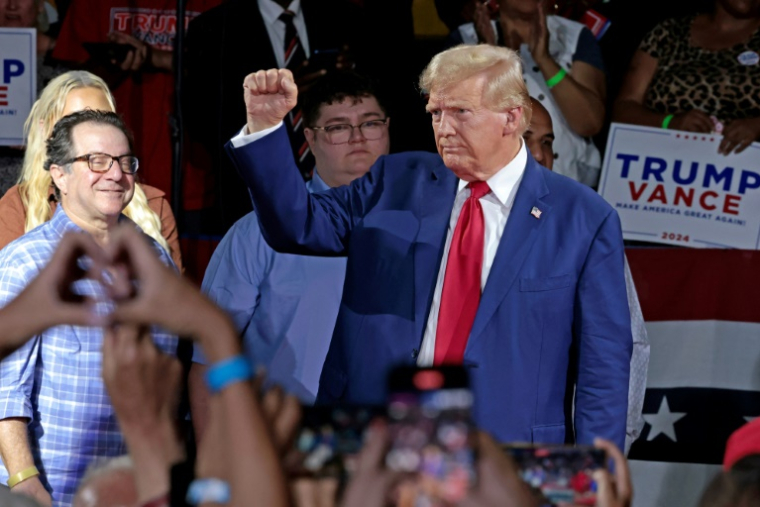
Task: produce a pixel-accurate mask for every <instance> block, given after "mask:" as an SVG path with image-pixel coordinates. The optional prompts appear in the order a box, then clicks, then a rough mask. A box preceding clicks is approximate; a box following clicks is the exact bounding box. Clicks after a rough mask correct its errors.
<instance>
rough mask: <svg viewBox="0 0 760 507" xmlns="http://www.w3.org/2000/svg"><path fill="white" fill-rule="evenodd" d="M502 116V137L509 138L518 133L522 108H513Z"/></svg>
mask: <svg viewBox="0 0 760 507" xmlns="http://www.w3.org/2000/svg"><path fill="white" fill-rule="evenodd" d="M504 114H505V121H504V135H505V136H511V135H514V134H515V133H517V132H520V124H521V123H522V117H523V108H522V106H517V107H513V108H512V109H509V110H507V111H506V112H505V113H504Z"/></svg>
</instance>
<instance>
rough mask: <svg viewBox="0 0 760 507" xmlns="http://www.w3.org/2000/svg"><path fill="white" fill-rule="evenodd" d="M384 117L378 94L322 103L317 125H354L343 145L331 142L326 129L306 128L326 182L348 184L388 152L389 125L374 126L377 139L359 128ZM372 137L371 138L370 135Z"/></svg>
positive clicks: (312, 149) (319, 168)
mask: <svg viewBox="0 0 760 507" xmlns="http://www.w3.org/2000/svg"><path fill="white" fill-rule="evenodd" d="M385 117H386V116H385V113H384V112H383V110H382V109H381V108H380V105H379V104H378V103H377V99H376V98H375V97H359V98H353V97H348V98H346V99H345V100H343V101H342V102H339V103H335V104H323V105H322V107H321V108H320V114H319V118H317V121H316V125H314V126H315V127H322V128H325V127H330V126H334V125H353V126H354V127H355V128H354V129H353V131H352V132H351V136H350V137H349V139H348V142H346V143H342V144H331V143H330V142H328V134H327V132H325V131H324V130H313V129H311V128H306V129H304V133H305V135H306V140H307V141H308V142H309V147H310V148H311V151H312V153H314V158H315V159H316V162H317V172H318V173H319V176H320V177H321V178H322V179H323V180H324V181H325V183H327V184H328V185H330V186H331V187H337V186H340V185H348V184H349V183H351V181H353V180H355V179H356V178H359V177H360V176H363V175H364V174H365V173H366V172H367V171H369V168H370V167H371V166H372V164H374V163H375V160H377V157H379V156H380V155H386V154H387V153H388V150H389V146H390V141H389V137H388V126H387V124H386V125H385V126H382V125H380V126H375V128H373V129H372V130H373V131H374V132H375V133H376V134H379V135H380V137H379V138H378V139H367V138H366V137H365V136H364V134H362V132H361V131H360V129H359V128H358V127H357V126H358V125H360V124H362V123H364V122H368V121H372V120H382V119H384V118H385ZM388 123H390V122H388ZM365 132H366V130H365ZM331 135H333V134H331ZM370 136H371V137H372V135H371V134H370Z"/></svg>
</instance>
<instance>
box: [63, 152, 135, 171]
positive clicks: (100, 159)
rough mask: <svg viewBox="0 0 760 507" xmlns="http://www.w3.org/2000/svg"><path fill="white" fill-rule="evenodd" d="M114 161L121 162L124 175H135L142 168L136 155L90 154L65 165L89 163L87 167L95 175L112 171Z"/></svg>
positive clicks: (75, 158) (66, 162) (120, 165)
mask: <svg viewBox="0 0 760 507" xmlns="http://www.w3.org/2000/svg"><path fill="white" fill-rule="evenodd" d="M114 160H116V161H118V162H119V168H120V169H121V172H123V173H124V174H135V173H136V172H137V169H138V168H139V167H140V161H139V160H137V157H135V156H134V155H122V156H120V157H115V156H113V155H108V154H107V153H88V154H86V155H80V156H79V157H74V158H72V159H69V160H67V161H65V162H64V164H70V163H72V162H84V161H87V165H88V166H89V167H90V171H92V172H94V173H105V172H108V171H109V169H111V166H113V162H114Z"/></svg>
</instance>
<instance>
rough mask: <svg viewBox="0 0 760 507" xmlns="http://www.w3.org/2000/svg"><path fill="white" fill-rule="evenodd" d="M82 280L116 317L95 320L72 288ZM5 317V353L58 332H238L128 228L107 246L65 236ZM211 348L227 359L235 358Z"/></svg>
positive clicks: (1, 341)
mask: <svg viewBox="0 0 760 507" xmlns="http://www.w3.org/2000/svg"><path fill="white" fill-rule="evenodd" d="M82 259H87V262H81V260H82ZM84 279H90V280H95V281H97V282H99V283H101V284H103V286H104V287H105V288H106V292H107V294H108V296H109V297H110V298H111V300H112V301H113V302H114V304H115V308H114V310H113V311H112V312H111V313H109V314H107V315H99V314H97V313H96V312H95V303H96V302H95V301H93V300H92V299H88V298H83V297H82V296H80V295H78V294H76V292H75V291H74V290H73V284H74V283H75V282H77V281H79V280H84ZM0 318H2V321H3V323H4V326H3V327H5V330H6V332H5V333H3V334H4V335H5V336H2V337H0V346H1V347H2V348H3V349H4V351H5V352H8V351H10V350H13V349H15V348H17V347H19V346H20V345H21V344H23V343H24V341H25V340H26V339H28V338H29V337H30V336H33V335H35V334H39V333H41V332H42V331H44V330H45V329H48V328H50V327H53V326H58V325H76V326H103V327H109V326H114V325H118V324H132V325H136V326H150V325H158V326H161V327H163V328H165V329H167V330H169V331H171V332H173V333H176V334H177V335H180V336H184V337H190V338H197V339H200V338H201V337H202V336H206V337H208V336H214V334H215V333H218V332H219V331H220V329H219V327H220V326H221V327H223V328H225V329H224V331H228V330H229V329H233V331H234V328H232V323H231V322H230V321H229V319H228V318H227V316H226V314H225V313H224V312H223V311H222V310H220V309H219V308H218V307H217V306H216V305H214V304H213V303H212V302H211V301H209V300H208V299H206V298H205V297H204V296H203V295H202V294H201V293H200V292H199V291H198V290H197V289H196V288H195V287H194V286H192V285H191V284H190V283H189V282H188V281H186V280H185V279H183V278H182V277H181V276H179V275H178V274H177V273H176V272H175V271H174V270H172V269H171V268H170V267H168V266H166V265H164V264H163V263H162V262H161V261H160V260H159V257H158V255H156V251H155V248H154V247H153V246H152V245H151V244H150V243H149V241H148V240H147V239H146V237H145V236H144V235H143V234H141V233H140V232H139V231H137V230H136V229H135V228H134V227H132V226H130V225H122V226H120V227H119V228H118V229H117V230H115V231H114V233H113V234H112V236H111V239H110V242H109V244H108V245H106V246H105V247H101V246H100V245H98V244H97V243H96V242H95V240H94V239H93V238H92V237H91V236H90V235H88V234H85V233H70V234H67V235H66V236H64V238H63V239H62V240H61V242H60V243H59V245H58V248H57V249H56V251H55V253H54V254H53V256H52V258H51V259H50V262H49V263H48V265H47V266H45V268H44V269H42V270H41V271H40V273H39V275H38V276H37V278H35V279H34V280H33V281H32V282H31V283H30V284H29V285H28V286H27V287H26V289H25V290H24V291H23V292H22V293H21V294H19V295H18V297H17V298H16V299H14V300H13V301H12V302H11V303H9V304H8V305H7V306H6V307H5V308H3V309H2V310H0ZM233 334H234V333H233ZM214 348H218V349H219V351H218V352H219V353H220V354H222V355H225V356H226V355H227V354H229V353H232V352H233V351H232V350H226V348H225V349H221V348H219V347H214ZM208 352H211V351H208ZM214 355H216V354H214Z"/></svg>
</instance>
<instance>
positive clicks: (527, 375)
mask: <svg viewBox="0 0 760 507" xmlns="http://www.w3.org/2000/svg"><path fill="white" fill-rule="evenodd" d="M561 85H562V84H561V83H560V84H558V85H557V86H561ZM420 86H421V88H422V89H423V90H425V91H426V92H428V93H429V100H428V105H427V109H428V111H429V112H430V113H431V116H432V121H433V129H434V131H435V137H436V144H437V146H438V153H439V155H434V154H429V153H403V154H397V155H390V156H385V157H380V158H379V159H378V161H377V162H376V163H375V165H374V166H373V167H372V169H371V170H370V172H369V173H368V174H367V175H366V176H365V177H363V178H361V179H358V180H355V181H354V182H353V183H352V184H351V185H349V186H344V187H339V188H336V189H332V190H331V191H329V192H325V193H323V194H312V195H310V194H309V193H308V192H307V190H306V188H305V187H304V184H303V182H302V181H301V179H300V176H299V174H298V171H297V169H296V167H295V165H294V163H293V161H292V157H291V155H290V151H289V145H288V138H287V135H286V132H285V129H284V127H283V126H282V118H284V117H285V115H286V114H287V112H288V111H289V110H290V109H291V108H292V107H293V106H294V105H295V103H296V96H297V90H296V87H295V85H294V84H293V80H292V76H291V75H290V73H289V72H288V71H287V70H276V69H272V70H268V71H261V72H257V73H255V74H251V75H249V76H248V77H246V80H245V83H244V94H245V103H246V111H247V125H246V127H245V128H244V129H243V131H242V132H241V133H240V134H239V135H238V136H236V137H235V138H233V139H232V140H231V142H230V143H229V144H228V153H229V155H230V156H231V158H232V159H233V162H234V163H235V165H236V166H237V168H238V170H239V171H240V172H241V174H242V175H243V177H244V179H245V180H246V182H247V184H248V185H249V187H250V190H251V193H252V196H253V200H254V203H255V208H256V211H257V213H258V216H259V220H260V222H261V225H262V230H263V232H264V236H265V238H266V239H267V241H268V242H269V244H270V245H271V246H272V247H273V248H275V249H276V250H281V251H287V252H291V253H297V254H311V255H346V256H348V262H347V268H346V281H345V286H344V291H343V300H342V302H341V307H340V311H339V314H338V321H337V323H336V327H335V332H334V334H333V339H332V342H331V344H330V350H329V352H328V355H327V358H326V360H325V364H324V368H323V371H322V376H321V378H320V387H319V394H318V402H324V403H329V402H336V401H344V402H354V403H356V402H360V403H366V402H371V403H378V402H383V401H384V396H385V377H386V374H387V372H388V369H389V368H390V367H391V366H393V365H395V364H399V363H407V364H415V363H416V364H418V365H420V366H426V365H430V364H443V363H460V364H463V365H464V366H466V367H468V368H469V371H470V377H471V381H472V385H473V391H474V394H475V407H474V417H475V420H476V422H477V424H478V425H479V426H481V427H482V428H483V429H485V430H487V431H489V432H491V433H493V434H494V435H495V436H496V438H497V439H498V440H501V441H529V442H546V443H561V442H578V443H584V444H590V443H591V442H592V441H593V439H594V437H596V436H601V437H604V438H607V439H610V440H612V441H613V442H615V443H616V444H617V445H618V446H619V447H621V448H622V446H623V441H624V438H625V425H626V409H627V394H628V376H629V363H630V359H631V343H632V340H631V331H630V318H629V313H628V303H627V299H626V290H625V280H624V276H623V241H622V236H621V231H620V222H619V219H618V217H617V214H616V213H615V211H614V210H613V209H612V207H610V206H609V205H608V204H607V203H606V202H605V201H604V200H602V199H601V198H600V197H599V196H598V195H597V194H595V193H594V192H592V191H591V190H589V189H588V188H587V187H584V186H583V185H580V184H578V183H576V182H574V181H572V180H570V179H569V178H565V177H563V176H560V175H557V174H553V173H551V172H550V171H548V170H547V169H545V168H544V167H541V166H540V165H538V164H537V163H536V162H535V160H533V158H532V157H531V156H530V154H529V153H528V152H527V150H526V148H525V143H524V142H523V140H522V138H521V134H522V133H523V132H524V131H525V129H526V128H527V126H528V124H529V122H530V114H531V109H530V102H529V97H528V93H527V90H526V89H525V85H524V83H523V80H522V76H521V70H520V61H519V58H518V56H517V55H516V54H515V53H514V52H513V51H511V50H509V49H506V48H497V47H493V46H485V45H482V46H460V47H457V48H453V49H450V50H448V51H445V52H443V53H440V54H438V55H436V56H435V57H434V58H433V60H432V61H431V63H430V64H429V65H428V67H427V68H426V70H425V72H424V73H423V74H422V76H421V79H420ZM312 127H318V128H324V126H319V125H318V126H312ZM352 128H355V126H354V127H352Z"/></svg>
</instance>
